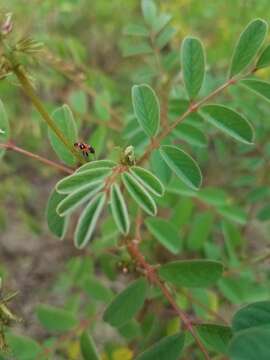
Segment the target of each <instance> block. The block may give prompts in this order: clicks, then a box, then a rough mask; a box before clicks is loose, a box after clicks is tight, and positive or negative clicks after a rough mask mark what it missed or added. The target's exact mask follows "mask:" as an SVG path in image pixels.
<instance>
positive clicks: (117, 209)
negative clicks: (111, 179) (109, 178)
mask: <svg viewBox="0 0 270 360" xmlns="http://www.w3.org/2000/svg"><path fill="white" fill-rule="evenodd" d="M111 209H112V215H113V218H114V221H115V223H116V225H117V227H118V229H119V230H120V231H121V232H122V233H123V234H125V235H126V234H127V233H128V232H129V227H130V222H129V216H128V211H127V206H126V203H125V200H124V198H123V195H122V193H121V190H120V188H119V186H118V185H117V184H113V185H112V186H111Z"/></svg>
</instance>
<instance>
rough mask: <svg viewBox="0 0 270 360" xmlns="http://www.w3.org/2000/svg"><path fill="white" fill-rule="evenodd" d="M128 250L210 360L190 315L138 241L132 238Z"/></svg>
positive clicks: (207, 359)
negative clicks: (178, 301) (157, 271)
mask: <svg viewBox="0 0 270 360" xmlns="http://www.w3.org/2000/svg"><path fill="white" fill-rule="evenodd" d="M127 250H128V252H129V254H130V255H131V257H132V258H133V259H134V260H135V261H136V262H137V264H138V265H139V266H140V267H141V268H142V269H143V270H144V271H145V274H146V276H147V278H148V280H149V281H150V282H151V283H153V284H155V285H156V286H158V287H159V288H160V290H161V292H162V294H163V295H164V297H165V298H166V299H167V300H168V302H169V304H170V305H171V307H172V308H173V309H174V310H175V312H176V313H177V315H178V316H179V318H180V319H181V321H182V322H183V323H184V325H185V327H186V329H187V330H188V331H189V332H190V333H191V335H192V336H193V338H194V340H195V342H196V343H197V345H198V347H199V348H200V350H201V351H202V353H203V354H204V357H205V359H206V360H210V356H209V355H208V352H207V350H206V348H205V347H204V345H203V343H202V342H201V340H200V338H199V337H198V335H197V333H196V331H195V330H194V329H193V326H192V323H191V321H190V319H189V318H188V316H187V315H186V314H185V313H184V312H183V311H182V310H181V309H180V308H179V306H178V305H177V303H176V302H175V300H174V298H173V296H172V294H171V292H170V290H169V289H168V287H167V286H166V284H164V283H163V282H162V280H161V279H160V277H159V276H158V274H157V273H156V270H155V268H154V267H153V266H151V265H150V264H149V263H148V262H147V261H146V260H145V257H144V256H143V255H142V253H141V252H140V249H139V246H138V241H137V240H131V241H128V243H127Z"/></svg>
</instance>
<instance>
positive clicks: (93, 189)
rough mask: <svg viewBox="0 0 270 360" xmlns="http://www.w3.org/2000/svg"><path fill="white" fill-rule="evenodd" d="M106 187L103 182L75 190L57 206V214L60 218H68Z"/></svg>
mask: <svg viewBox="0 0 270 360" xmlns="http://www.w3.org/2000/svg"><path fill="white" fill-rule="evenodd" d="M103 186H104V183H103V181H99V182H95V183H90V184H89V185H85V186H84V187H82V188H79V189H77V190H75V191H74V192H72V193H70V194H69V195H68V196H66V197H65V198H64V199H63V200H62V201H61V202H60V203H59V204H58V206H57V208H56V212H57V214H58V215H59V216H66V215H67V214H69V213H71V212H73V211H74V210H76V209H77V207H79V206H80V205H82V204H83V203H84V202H86V201H87V200H89V199H90V198H91V197H93V196H94V195H96V193H98V192H99V191H100V190H101V189H102V188H103Z"/></svg>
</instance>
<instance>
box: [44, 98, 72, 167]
mask: <svg viewBox="0 0 270 360" xmlns="http://www.w3.org/2000/svg"><path fill="white" fill-rule="evenodd" d="M52 118H53V120H54V121H55V124H56V126H57V127H58V128H59V130H61V132H62V133H63V135H65V137H66V138H67V140H68V141H69V142H70V144H72V145H73V144H74V143H75V142H76V141H77V140H78V133H77V126H76V123H75V121H74V118H73V114H72V112H71V110H70V108H69V107H68V105H63V106H61V107H60V108H58V109H56V110H55V111H54V112H53V113H52ZM48 136H49V140H50V143H51V145H52V148H53V150H54V151H55V153H56V155H57V156H58V157H59V159H60V160H62V161H63V162H65V163H66V164H67V165H74V164H76V158H75V157H74V155H72V154H71V153H70V151H69V150H68V149H67V148H66V146H65V145H64V144H63V143H62V141H61V140H60V139H59V138H58V136H57V135H56V134H55V133H54V132H53V131H52V130H50V129H48Z"/></svg>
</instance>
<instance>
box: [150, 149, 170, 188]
mask: <svg viewBox="0 0 270 360" xmlns="http://www.w3.org/2000/svg"><path fill="white" fill-rule="evenodd" d="M150 163H151V169H152V170H153V172H154V173H155V174H156V175H157V176H158V177H159V178H160V180H161V181H162V183H163V184H167V183H168V182H169V180H170V178H171V175H172V172H171V169H170V168H169V166H168V165H167V164H166V163H165V161H164V160H163V158H162V157H161V155H160V153H159V151H158V150H154V151H152V153H151V157H150Z"/></svg>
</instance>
